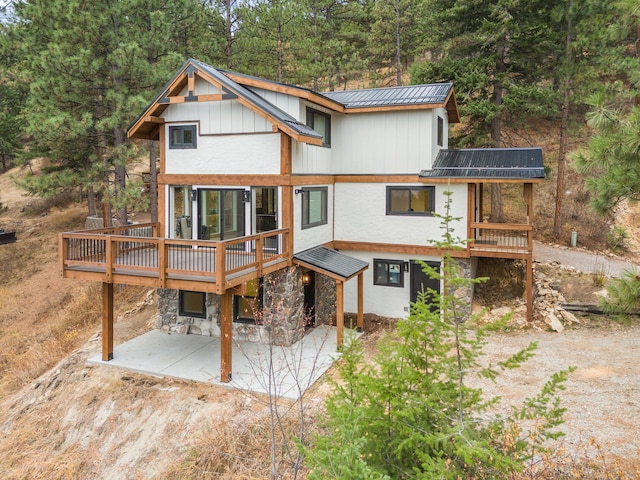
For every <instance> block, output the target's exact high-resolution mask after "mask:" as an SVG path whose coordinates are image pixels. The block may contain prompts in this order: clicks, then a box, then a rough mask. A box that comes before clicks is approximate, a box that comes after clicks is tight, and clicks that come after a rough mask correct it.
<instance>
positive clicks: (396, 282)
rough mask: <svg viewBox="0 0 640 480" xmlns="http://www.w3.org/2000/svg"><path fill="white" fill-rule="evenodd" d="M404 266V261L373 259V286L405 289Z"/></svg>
mask: <svg viewBox="0 0 640 480" xmlns="http://www.w3.org/2000/svg"><path fill="white" fill-rule="evenodd" d="M404 264H405V262H403V261H402V260H382V259H379V258H374V259H373V284H374V285H384V286H387V287H404Z"/></svg>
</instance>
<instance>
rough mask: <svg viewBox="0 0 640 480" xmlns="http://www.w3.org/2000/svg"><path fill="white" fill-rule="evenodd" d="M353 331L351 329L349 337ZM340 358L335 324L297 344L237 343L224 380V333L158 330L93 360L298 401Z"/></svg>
mask: <svg viewBox="0 0 640 480" xmlns="http://www.w3.org/2000/svg"><path fill="white" fill-rule="evenodd" d="M347 332H350V330H345V342H346V341H347V339H348V336H349V335H348V333H347ZM337 357H339V353H338V352H337V346H336V329H335V327H326V326H320V327H316V328H314V329H313V330H311V331H310V332H307V334H306V335H305V336H304V338H303V339H302V340H301V341H299V342H298V343H296V344H294V345H292V346H291V347H279V346H273V347H271V349H270V348H269V345H263V344H259V343H252V342H237V343H236V344H234V347H233V360H232V372H233V373H232V381H231V382H230V383H222V382H220V338H219V337H205V336H202V335H181V334H169V333H166V332H163V331H160V330H152V331H150V332H147V333H145V334H143V335H141V336H139V337H136V338H134V339H132V340H130V341H128V342H126V343H123V344H122V345H118V346H116V347H115V348H114V352H113V360H110V361H108V362H104V361H102V359H101V356H100V355H98V356H96V357H93V358H90V359H89V360H88V363H89V364H92V365H106V366H111V367H118V368H122V369H124V370H128V371H132V372H137V373H144V374H148V375H153V376H158V377H165V376H166V377H174V378H181V379H186V380H194V381H197V382H206V383H211V384H214V385H221V386H224V387H229V388H236V389H240V390H248V391H251V392H258V393H269V392H271V394H273V395H276V396H278V397H284V398H289V399H293V400H296V399H298V398H300V397H301V396H302V394H303V393H304V392H305V390H307V389H308V388H309V387H311V385H313V383H314V382H315V381H316V380H318V378H320V376H322V374H324V373H325V372H326V371H327V370H328V369H329V367H330V366H331V365H332V363H333V361H334V360H335V359H336V358H337Z"/></svg>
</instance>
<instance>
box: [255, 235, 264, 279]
mask: <svg viewBox="0 0 640 480" xmlns="http://www.w3.org/2000/svg"><path fill="white" fill-rule="evenodd" d="M264 238H265V237H264V236H263V235H260V236H259V237H258V238H256V269H257V272H256V273H257V275H258V278H260V277H261V276H262V264H263V263H264V261H263V253H264V252H263V250H262V249H263V245H264V243H263V242H264Z"/></svg>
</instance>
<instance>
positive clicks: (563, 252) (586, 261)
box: [533, 242, 640, 277]
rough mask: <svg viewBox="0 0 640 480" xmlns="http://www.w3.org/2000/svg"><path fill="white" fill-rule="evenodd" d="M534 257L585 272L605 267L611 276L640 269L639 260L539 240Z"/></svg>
mask: <svg viewBox="0 0 640 480" xmlns="http://www.w3.org/2000/svg"><path fill="white" fill-rule="evenodd" d="M533 259H534V260H536V261H538V262H558V263H560V264H562V265H565V266H568V267H573V268H575V269H576V270H578V271H579V272H584V273H593V272H594V271H595V270H596V269H603V270H604V272H605V273H606V274H607V275H608V276H610V277H620V276H621V275H622V272H623V271H624V270H633V269H634V268H635V269H636V270H640V265H639V264H638V263H637V262H636V263H633V262H629V261H625V260H619V259H616V258H611V257H609V256H607V255H602V254H598V253H593V252H588V251H586V250H581V249H578V248H571V247H561V246H555V245H545V244H542V243H538V242H534V244H533Z"/></svg>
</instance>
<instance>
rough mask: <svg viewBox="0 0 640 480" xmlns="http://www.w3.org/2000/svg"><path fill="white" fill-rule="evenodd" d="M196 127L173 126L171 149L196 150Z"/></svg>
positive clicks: (170, 137)
mask: <svg viewBox="0 0 640 480" xmlns="http://www.w3.org/2000/svg"><path fill="white" fill-rule="evenodd" d="M196 138H197V134H196V126H195V125H172V126H170V127H169V148H196V147H197V145H196Z"/></svg>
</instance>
